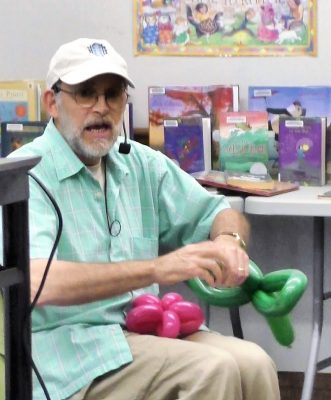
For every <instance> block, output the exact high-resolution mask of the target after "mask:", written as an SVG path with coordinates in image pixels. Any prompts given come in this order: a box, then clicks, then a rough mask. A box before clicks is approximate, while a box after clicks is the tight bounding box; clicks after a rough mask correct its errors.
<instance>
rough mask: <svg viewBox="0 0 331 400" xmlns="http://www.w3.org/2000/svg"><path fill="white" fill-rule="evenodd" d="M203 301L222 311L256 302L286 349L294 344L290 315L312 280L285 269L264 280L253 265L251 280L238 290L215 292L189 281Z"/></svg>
mask: <svg viewBox="0 0 331 400" xmlns="http://www.w3.org/2000/svg"><path fill="white" fill-rule="evenodd" d="M187 284H188V286H189V287H190V288H191V289H192V290H193V292H194V293H195V294H196V295H197V297H198V298H199V299H201V300H202V301H204V302H205V303H207V304H210V305H214V306H219V307H238V306H241V305H243V304H246V303H249V302H252V304H253V305H254V307H255V309H256V310H257V311H258V312H259V313H260V314H262V315H263V316H264V317H265V318H266V320H267V323H268V325H269V326H270V329H271V331H272V333H273V335H274V337H275V339H276V340H277V341H278V343H280V344H281V345H283V346H289V345H290V344H291V343H292V342H293V341H294V329H293V327H292V323H291V320H290V316H289V313H290V312H291V311H292V310H293V308H294V307H295V305H296V304H297V303H298V301H299V300H300V298H301V297H302V295H303V293H304V291H305V289H306V287H307V284H308V279H307V277H306V275H305V274H304V273H303V272H302V271H299V270H296V269H283V270H279V271H275V272H271V273H269V274H266V275H265V276H263V274H262V272H261V270H260V269H259V267H258V266H257V265H256V264H255V263H254V262H253V261H252V260H250V261H249V276H248V278H247V279H246V281H245V282H244V283H243V284H242V285H241V286H238V287H233V288H214V287H211V286H209V285H208V284H207V283H206V282H204V281H202V280H200V279H198V278H194V279H190V280H188V281H187Z"/></svg>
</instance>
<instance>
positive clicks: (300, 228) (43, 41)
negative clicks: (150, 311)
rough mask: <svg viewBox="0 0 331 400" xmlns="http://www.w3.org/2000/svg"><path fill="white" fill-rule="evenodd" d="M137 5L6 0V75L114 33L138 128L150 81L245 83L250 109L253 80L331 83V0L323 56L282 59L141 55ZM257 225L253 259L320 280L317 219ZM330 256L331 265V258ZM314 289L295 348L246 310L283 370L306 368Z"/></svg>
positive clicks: (216, 320) (1, 68)
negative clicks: (82, 40) (315, 261)
mask: <svg viewBox="0 0 331 400" xmlns="http://www.w3.org/2000/svg"><path fill="white" fill-rule="evenodd" d="M132 5H133V2H131V1H118V0H117V1H115V0H95V1H92V0H24V1H23V0H1V2H0V80H9V79H22V78H38V79H43V78H44V77H45V75H46V71H47V67H48V62H49V59H50V57H51V55H52V54H53V53H54V51H55V50H56V49H57V47H58V46H59V45H60V44H62V43H64V42H66V41H70V40H73V39H75V38H77V37H83V36H85V37H95V38H107V39H108V40H109V41H110V42H111V43H112V44H113V45H114V46H115V47H116V48H117V50H118V51H119V52H120V53H121V54H122V55H123V56H124V57H125V58H126V60H127V61H128V64H129V69H130V74H131V76H132V78H133V80H134V81H135V82H136V89H135V91H134V92H132V99H133V105H134V123H135V126H136V127H147V118H148V112H147V111H148V110H147V88H148V86H149V85H165V84H177V85H179V84H187V85H193V84H194V85H202V84H216V83H222V84H239V86H240V97H241V106H242V109H245V107H246V106H247V88H248V86H249V85H319V84H321V85H331V68H330V64H331V63H330V59H331V57H330V56H331V49H330V42H329V38H330V37H331V23H330V20H331V19H330V15H331V1H330V0H318V24H317V25H318V56H317V57H280V58H276V57H268V58H257V57H245V58H243V57H239V58H220V57H146V56H140V57H135V56H134V55H133V33H132V20H133V19H132ZM252 226H253V235H252V248H251V256H252V258H253V259H254V260H255V261H256V262H257V263H258V264H259V265H260V266H261V268H263V269H264V272H267V271H268V270H274V269H277V268H281V267H286V266H289V267H293V268H302V269H303V270H304V271H306V272H307V274H308V275H309V277H310V278H311V277H312V243H311V238H312V236H311V235H312V222H311V220H309V219H294V220H291V219H289V218H284V219H282V218H277V219H271V218H270V219H266V218H264V217H256V218H255V217H254V218H252ZM328 231H330V227H329V228H328ZM330 236H331V232H329V234H328V237H330ZM326 260H327V262H328V264H329V260H330V255H327V257H326ZM329 281H330V279H329ZM311 287H312V284H311V280H310V284H309V288H308V291H307V292H306V294H305V296H304V298H303V299H302V301H301V303H300V304H299V305H298V307H297V308H296V310H295V311H294V313H293V317H294V322H295V326H296V332H297V339H296V342H295V344H294V346H293V348H292V349H291V350H288V349H283V348H281V347H280V346H279V345H278V344H277V343H276V342H275V341H274V339H273V338H272V336H271V334H270V332H269V331H268V328H267V326H266V323H265V322H264V321H263V319H262V318H261V317H259V316H257V314H256V312H255V311H254V310H253V309H252V307H250V306H249V305H248V306H245V307H244V310H245V313H244V316H243V319H244V330H245V333H246V336H247V338H250V339H252V340H256V341H258V342H259V343H260V344H261V345H263V346H264V347H265V348H266V349H267V351H268V352H269V353H270V354H271V355H272V357H273V358H274V359H275V360H276V362H277V366H278V368H279V369H280V370H296V371H303V370H304V369H305V367H306V362H307V357H308V343H309V340H310V334H311V317H312V316H311V312H312V298H311ZM329 314H330V313H329ZM326 317H328V315H326ZM329 317H330V315H329ZM328 320H329V321H331V317H330V318H328ZM211 326H212V327H213V328H215V329H218V330H221V331H225V332H227V331H229V324H228V318H227V313H225V312H223V311H222V310H218V309H215V308H213V309H212V322H211ZM325 334H326V336H325V338H327V337H330V324H326V326H325ZM329 343H330V342H328V341H327V340H326V339H324V340H323V343H322V348H321V354H322V355H323V356H329V355H331V348H330V347H331V346H330V344H329Z"/></svg>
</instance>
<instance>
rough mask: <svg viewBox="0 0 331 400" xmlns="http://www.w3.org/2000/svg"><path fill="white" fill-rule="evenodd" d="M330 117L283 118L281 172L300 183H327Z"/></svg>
mask: <svg viewBox="0 0 331 400" xmlns="http://www.w3.org/2000/svg"><path fill="white" fill-rule="evenodd" d="M325 140H326V118H324V117H315V118H313V117H301V118H290V117H288V118H286V117H281V118H280V119H279V174H280V178H281V180H282V181H291V182H298V183H299V184H300V185H307V186H320V185H324V184H325Z"/></svg>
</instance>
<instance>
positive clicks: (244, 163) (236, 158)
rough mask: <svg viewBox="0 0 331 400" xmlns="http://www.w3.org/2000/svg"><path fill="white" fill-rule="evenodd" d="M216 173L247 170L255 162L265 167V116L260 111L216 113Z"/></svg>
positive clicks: (266, 137)
mask: <svg viewBox="0 0 331 400" xmlns="http://www.w3.org/2000/svg"><path fill="white" fill-rule="evenodd" d="M219 132H220V146H219V166H220V170H222V171H224V170H226V169H227V170H237V171H249V170H250V168H251V166H252V165H253V164H254V163H256V162H262V163H263V164H265V165H266V167H267V165H268V160H269V133H268V114H267V113H266V112H264V111H237V112H234V111H233V112H224V113H220V117H219Z"/></svg>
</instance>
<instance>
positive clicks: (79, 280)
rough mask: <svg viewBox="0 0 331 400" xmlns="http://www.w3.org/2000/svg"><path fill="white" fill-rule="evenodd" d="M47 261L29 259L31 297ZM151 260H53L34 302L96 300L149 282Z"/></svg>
mask: <svg viewBox="0 0 331 400" xmlns="http://www.w3.org/2000/svg"><path fill="white" fill-rule="evenodd" d="M46 262H47V260H32V261H31V298H32V299H33V298H34V296H35V295H36V293H37V290H38V287H39V285H40V282H41V277H42V274H43V271H44V269H45V265H46ZM153 276H154V262H153V260H150V261H130V262H121V263H110V264H106V263H105V264H93V263H76V262H70V261H53V263H52V265H51V267H50V270H49V273H48V277H47V279H46V282H45V286H44V288H43V290H42V293H41V296H40V298H39V300H38V303H37V304H38V305H44V304H53V305H74V304H82V303H88V302H92V301H98V300H102V299H105V298H109V297H113V296H116V295H119V294H123V293H126V292H128V291H130V290H134V289H137V288H141V287H146V286H149V285H151V284H152V283H153Z"/></svg>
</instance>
